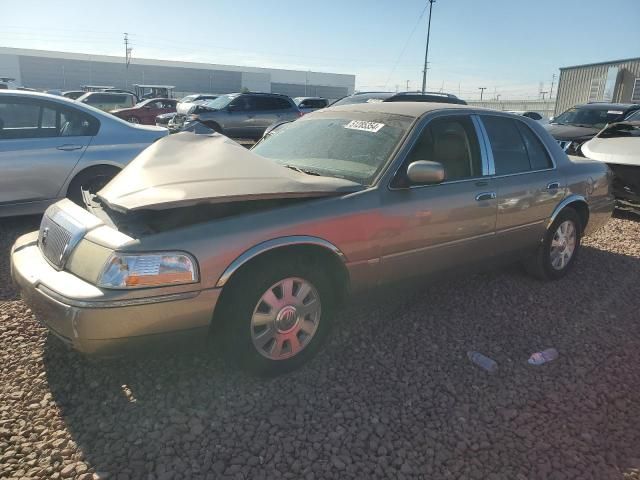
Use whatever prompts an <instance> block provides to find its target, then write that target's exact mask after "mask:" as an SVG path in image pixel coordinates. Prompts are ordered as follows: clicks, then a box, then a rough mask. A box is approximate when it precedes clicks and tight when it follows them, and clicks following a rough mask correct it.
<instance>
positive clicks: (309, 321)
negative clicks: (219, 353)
mask: <svg viewBox="0 0 640 480" xmlns="http://www.w3.org/2000/svg"><path fill="white" fill-rule="evenodd" d="M228 287H229V288H231V291H230V292H229V295H228V296H227V297H226V300H225V301H226V308H223V315H224V319H223V321H224V323H225V325H226V328H225V333H224V334H225V335H229V336H230V339H229V340H230V341H228V342H227V341H226V340H225V344H226V346H227V354H228V355H229V356H230V357H232V359H233V360H234V361H236V362H237V363H239V364H240V365H241V366H242V367H244V368H246V369H248V370H250V371H252V372H254V373H259V374H277V373H283V372H286V371H290V370H292V369H295V368H297V367H299V366H300V365H302V364H303V363H305V362H307V361H308V360H309V359H310V358H311V357H313V355H314V354H315V353H316V352H317V350H318V348H319V347H320V345H321V344H322V342H323V340H324V339H325V338H326V335H327V333H328V331H329V329H330V323H331V315H332V311H333V306H334V294H333V291H332V287H331V283H330V282H329V280H328V278H327V276H326V275H325V274H324V272H323V271H322V269H321V267H319V266H315V267H313V266H310V265H305V264H304V263H302V262H284V263H276V262H270V263H269V264H266V265H264V266H262V267H261V268H260V267H257V268H253V269H250V270H248V271H245V272H241V273H240V275H239V277H238V278H236V279H234V281H233V283H232V284H230V285H228Z"/></svg>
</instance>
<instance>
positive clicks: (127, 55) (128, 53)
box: [124, 32, 144, 89]
mask: <svg viewBox="0 0 640 480" xmlns="http://www.w3.org/2000/svg"><path fill="white" fill-rule="evenodd" d="M131 50H133V48H131V47H130V46H129V34H128V33H127V32H125V33H124V68H125V73H124V88H125V89H126V88H127V86H128V83H129V64H130V63H131ZM143 83H144V82H143Z"/></svg>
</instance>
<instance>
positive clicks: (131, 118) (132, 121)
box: [127, 117, 141, 124]
mask: <svg viewBox="0 0 640 480" xmlns="http://www.w3.org/2000/svg"><path fill="white" fill-rule="evenodd" d="M127 122H129V123H135V124H139V123H141V122H140V119H139V118H138V117H129V118H127Z"/></svg>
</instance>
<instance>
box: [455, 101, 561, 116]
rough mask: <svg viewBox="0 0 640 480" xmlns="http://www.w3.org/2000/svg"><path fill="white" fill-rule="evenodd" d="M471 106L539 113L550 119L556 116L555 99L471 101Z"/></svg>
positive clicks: (469, 102)
mask: <svg viewBox="0 0 640 480" xmlns="http://www.w3.org/2000/svg"><path fill="white" fill-rule="evenodd" d="M467 103H468V104H469V105H473V106H474V107H483V108H492V109H493V110H501V111H505V110H516V111H526V112H537V113H539V114H540V115H542V116H544V117H546V118H549V117H552V116H553V115H554V111H555V108H556V101H555V99H552V100H482V101H479V100H470V101H467Z"/></svg>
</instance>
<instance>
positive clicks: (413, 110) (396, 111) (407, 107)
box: [323, 102, 496, 118]
mask: <svg viewBox="0 0 640 480" xmlns="http://www.w3.org/2000/svg"><path fill="white" fill-rule="evenodd" d="M436 110H477V111H487V112H496V110H491V109H489V108H478V107H469V106H468V105H460V104H457V103H438V102H376V103H352V104H349V105H338V106H335V107H328V108H325V109H323V112H332V111H335V112H362V113H386V114H392V115H405V116H408V117H414V118H418V117H421V116H422V115H424V114H425V113H429V112H432V111H436Z"/></svg>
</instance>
